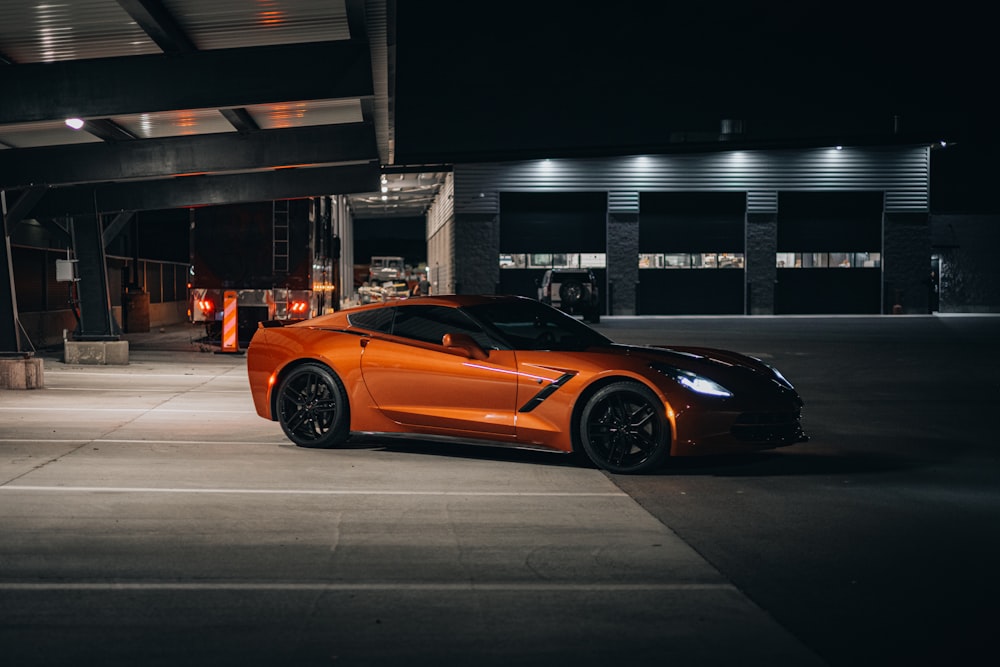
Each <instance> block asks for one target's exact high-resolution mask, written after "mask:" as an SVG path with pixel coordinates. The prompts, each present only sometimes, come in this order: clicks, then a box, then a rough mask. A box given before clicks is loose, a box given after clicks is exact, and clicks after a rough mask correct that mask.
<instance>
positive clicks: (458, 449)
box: [340, 435, 943, 477]
mask: <svg viewBox="0 0 1000 667" xmlns="http://www.w3.org/2000/svg"><path fill="white" fill-rule="evenodd" d="M340 447H341V448H351V449H371V450H383V451H387V452H405V453H407V454H422V455H426V456H434V457H442V458H450V459H467V460H475V461H498V462H508V463H523V464H525V465H542V466H550V467H577V468H589V469H597V466H595V465H594V464H593V463H592V462H591V461H590V460H588V459H587V458H586V457H585V456H582V455H579V454H575V453H574V454H564V453H560V452H548V451H537V450H530V449H516V448H512V447H503V446H492V445H489V444H483V445H478V444H468V443H454V442H441V441H436V440H431V439H414V438H405V439H394V438H386V437H384V436H374V435H373V436H364V435H356V436H352V437H351V439H350V440H348V441H347V443H345V444H344V445H341V446H340ZM914 449H916V450H921V449H923V447H921V446H915V447H914ZM942 461H943V459H942V458H938V457H935V458H930V459H929V458H925V457H921V456H914V457H910V458H901V457H899V456H895V455H890V454H885V453H880V452H873V451H862V450H858V449H850V450H848V449H840V448H837V447H834V446H829V445H827V446H820V447H815V448H814V447H811V445H808V444H806V445H796V446H792V447H787V448H782V449H775V450H766V451H760V452H753V453H748V454H738V455H718V456H697V457H684V458H674V459H670V460H668V461H667V463H666V464H665V465H664V466H663V467H661V468H659V469H658V470H656V471H654V472H652V473H646V474H647V475H650V474H651V475H654V476H690V477H696V476H710V477H786V476H809V475H820V476H821V475H847V474H852V475H858V474H861V475H863V474H880V473H888V472H901V471H906V470H914V469H919V468H923V467H926V466H928V465H933V464H935V463H940V462H942ZM609 474H610V473H609Z"/></svg>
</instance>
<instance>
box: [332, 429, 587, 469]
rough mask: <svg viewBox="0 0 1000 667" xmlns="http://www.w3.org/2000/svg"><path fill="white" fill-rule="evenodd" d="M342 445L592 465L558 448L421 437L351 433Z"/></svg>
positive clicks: (477, 458) (482, 458) (457, 456)
mask: <svg viewBox="0 0 1000 667" xmlns="http://www.w3.org/2000/svg"><path fill="white" fill-rule="evenodd" d="M341 447H351V448H356V449H381V450H385V451H394V452H406V453H408V454H426V455H428V456H438V457H447V458H452V459H469V460H475V461H504V462H511V463H524V464H526V465H544V466H555V467H579V466H581V465H584V466H586V465H589V461H586V460H584V458H583V457H581V456H578V455H576V454H565V453H562V452H556V451H552V452H549V451H539V450H533V449H518V448H515V447H504V446H502V445H496V446H494V445H490V444H485V443H484V444H470V443H455V442H442V441H438V440H431V439H420V438H399V439H396V438H387V437H384V436H374V435H373V436H366V435H352V436H351V439H350V440H348V441H347V442H346V443H345V444H344V445H341Z"/></svg>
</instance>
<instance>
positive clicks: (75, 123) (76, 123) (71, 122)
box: [66, 118, 83, 130]
mask: <svg viewBox="0 0 1000 667" xmlns="http://www.w3.org/2000/svg"><path fill="white" fill-rule="evenodd" d="M66 125H68V126H69V127H71V128H73V129H74V130H79V129H80V128H81V127H83V120H81V119H79V118H67V119H66Z"/></svg>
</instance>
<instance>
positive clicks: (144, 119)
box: [111, 109, 236, 139]
mask: <svg viewBox="0 0 1000 667" xmlns="http://www.w3.org/2000/svg"><path fill="white" fill-rule="evenodd" d="M111 120H113V121H114V122H116V123H118V124H119V125H121V126H122V127H124V128H125V129H127V130H128V131H130V132H131V133H132V134H134V135H136V136H137V137H140V138H142V139H157V138H160V137H183V136H188V135H192V134H215V133H217V132H235V131H236V128H234V127H233V126H232V125H231V124H230V123H229V121H227V120H226V119H225V118H224V117H223V116H222V114H221V113H219V111H218V110H217V109H188V110H183V111H164V112H160V113H140V114H132V115H128V116H114V117H112V119H111Z"/></svg>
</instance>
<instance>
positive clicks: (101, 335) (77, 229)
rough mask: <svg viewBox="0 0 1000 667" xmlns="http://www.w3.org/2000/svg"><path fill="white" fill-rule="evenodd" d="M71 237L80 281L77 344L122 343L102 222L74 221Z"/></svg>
mask: <svg viewBox="0 0 1000 667" xmlns="http://www.w3.org/2000/svg"><path fill="white" fill-rule="evenodd" d="M70 233H71V235H72V238H73V251H74V253H75V255H76V259H77V262H78V264H77V267H78V269H79V279H80V280H79V282H78V283H77V289H78V291H79V299H80V324H79V325H78V326H77V328H76V331H75V332H74V333H73V337H74V338H75V339H76V340H118V338H119V336H120V335H121V327H119V326H118V323H117V322H116V321H115V318H114V315H113V313H112V310H111V293H110V292H109V290H108V270H107V260H106V258H105V255H104V238H103V230H102V229H101V221H100V218H99V217H98V216H89V215H88V216H81V217H77V218H73V219H72V220H71V221H70Z"/></svg>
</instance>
